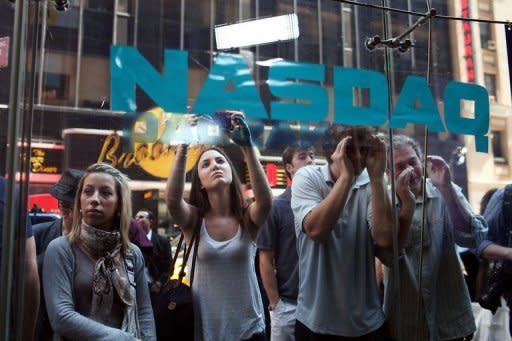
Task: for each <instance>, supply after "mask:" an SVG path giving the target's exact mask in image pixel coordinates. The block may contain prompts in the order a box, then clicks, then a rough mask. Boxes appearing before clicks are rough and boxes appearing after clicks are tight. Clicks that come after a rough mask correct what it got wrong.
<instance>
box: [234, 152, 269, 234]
mask: <svg viewBox="0 0 512 341" xmlns="http://www.w3.org/2000/svg"><path fill="white" fill-rule="evenodd" d="M241 149H242V153H243V154H244V158H245V162H246V164H247V169H248V170H249V178H250V180H251V188H252V191H253V194H254V202H253V203H252V204H251V205H250V206H249V208H248V214H249V218H250V219H251V221H252V222H253V223H254V226H258V227H259V226H261V224H263V223H264V222H265V220H266V219H267V216H268V213H269V212H270V208H271V207H272V192H271V191H270V186H269V185H268V182H267V178H266V177H265V173H264V172H263V167H262V166H261V164H260V162H259V160H258V157H257V150H256V148H255V147H245V146H244V147H241Z"/></svg>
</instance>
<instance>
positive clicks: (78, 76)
mask: <svg viewBox="0 0 512 341" xmlns="http://www.w3.org/2000/svg"><path fill="white" fill-rule="evenodd" d="M79 6H80V9H79V15H78V46H77V51H76V79H75V103H74V106H75V108H78V104H79V100H80V79H81V78H82V74H81V69H80V68H81V65H82V49H83V39H84V6H85V3H84V0H80V2H79Z"/></svg>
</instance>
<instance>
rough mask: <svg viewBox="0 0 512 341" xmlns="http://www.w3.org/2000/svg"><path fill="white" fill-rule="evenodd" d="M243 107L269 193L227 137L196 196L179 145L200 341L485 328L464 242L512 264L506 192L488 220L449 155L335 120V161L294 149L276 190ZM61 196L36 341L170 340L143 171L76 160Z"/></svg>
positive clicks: (166, 253) (60, 186) (331, 155)
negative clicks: (133, 188) (159, 305)
mask: <svg viewBox="0 0 512 341" xmlns="http://www.w3.org/2000/svg"><path fill="white" fill-rule="evenodd" d="M228 114H229V115H228V117H229V120H230V124H229V127H228V128H227V129H226V130H225V132H226V134H227V135H228V137H229V138H230V139H231V140H232V141H233V142H234V143H235V144H237V145H238V146H239V148H240V150H241V153H242V155H243V157H244V161H245V163H246V167H247V170H248V174H249V182H250V185H251V189H252V191H253V194H254V197H253V199H252V200H251V201H250V202H249V201H247V200H246V199H245V198H244V196H243V193H242V191H241V188H242V187H241V181H240V179H239V178H238V176H237V172H236V170H235V168H234V166H233V164H232V162H231V160H230V158H229V155H227V154H226V153H225V152H224V151H223V150H222V149H221V148H219V147H209V148H204V150H203V151H202V152H201V154H200V155H199V158H198V161H197V163H196V165H195V167H194V168H193V170H192V177H191V189H190V194H189V196H188V198H186V194H185V181H186V180H185V175H186V171H185V169H186V161H187V153H188V145H186V144H182V145H180V146H178V147H177V150H176V160H175V163H174V165H173V166H172V169H171V171H170V174H169V177H168V179H167V184H166V192H165V202H166V205H167V208H168V211H169V213H170V215H171V216H172V218H173V220H174V221H175V222H176V224H178V225H179V227H180V229H181V231H182V233H183V235H184V239H185V242H186V244H187V245H189V244H190V242H191V240H192V239H193V238H195V236H197V239H195V241H196V242H197V243H198V244H197V248H195V249H194V250H193V253H195V254H194V255H193V257H190V258H189V264H187V265H188V268H189V272H190V271H191V269H190V268H191V264H190V262H191V259H192V258H195V261H196V263H195V266H194V267H192V268H193V270H192V271H193V272H194V273H193V276H194V282H193V285H192V294H193V306H194V338H195V339H196V340H212V341H217V340H268V339H270V340H276V341H279V340H470V339H471V338H472V335H473V333H474V332H475V330H476V325H475V320H474V316H473V312H472V307H471V299H470V295H469V291H468V287H467V285H466V283H465V280H464V274H463V271H462V267H461V261H460V258H459V255H458V253H457V248H456V247H457V245H458V246H461V247H465V248H468V249H470V250H472V251H473V252H474V253H475V254H476V255H477V256H479V257H481V258H482V259H486V260H500V261H505V264H508V263H507V262H508V261H512V248H510V245H508V243H509V240H508V239H509V234H510V231H509V229H508V228H506V227H505V226H506V224H505V221H506V220H509V219H510V217H505V215H506V214H507V213H508V212H505V210H504V209H502V207H503V205H502V202H503V201H504V200H506V199H507V198H506V194H504V193H505V192H504V190H503V189H501V190H498V191H497V192H496V193H494V195H492V197H491V195H489V197H491V199H490V202H489V204H488V205H487V206H486V207H487V209H486V210H485V212H484V213H483V216H482V215H480V214H477V213H475V212H473V211H472V209H471V206H470V205H469V203H468V201H467V199H466V198H465V196H464V194H463V193H462V190H461V188H460V187H458V186H457V185H455V184H454V183H453V182H452V175H451V173H450V168H449V166H448V164H447V162H446V161H445V160H444V159H443V158H441V157H439V156H434V155H428V156H423V153H422V150H421V148H420V146H419V144H418V143H417V142H416V141H415V140H414V139H412V138H410V137H408V136H405V135H395V136H394V137H393V140H392V141H388V140H387V139H386V138H385V137H383V136H382V135H380V134H377V132H376V131H374V130H373V129H371V128H366V127H355V126H339V125H332V126H331V127H329V129H328V130H327V131H326V134H325V139H324V143H323V152H324V156H325V160H326V161H327V163H325V164H315V150H314V149H313V148H312V147H311V146H289V147H287V148H286V149H285V150H284V152H283V154H282V160H283V166H284V169H285V172H286V175H287V176H288V178H289V179H290V183H291V185H290V186H288V187H287V188H286V190H285V191H284V192H283V193H282V194H281V195H279V196H278V197H276V198H274V199H272V194H271V189H270V186H269V184H268V182H267V180H266V177H265V173H264V170H263V168H262V166H261V164H260V162H259V160H258V156H259V154H258V150H257V148H256V147H255V146H254V144H253V143H252V139H251V134H250V130H249V128H248V125H247V123H246V121H245V118H244V116H243V114H241V113H239V112H228ZM190 124H194V123H193V120H191V121H190ZM390 153H392V155H393V158H392V160H393V164H388V163H387V160H388V157H387V156H388V155H389V154H390ZM425 158H426V163H423V161H422V160H424V159H425ZM424 164H426V166H427V169H426V170H425V169H424ZM425 171H426V174H428V177H427V178H424V173H425ZM393 176H394V177H395V179H394V180H395V181H394V186H390V182H391V178H392V177H393ZM0 180H2V179H1V178H0ZM0 185H1V186H0V190H1V191H3V180H2V181H1V182H0ZM392 189H394V191H395V193H391V191H392ZM50 193H51V194H52V195H53V196H54V197H55V198H56V199H57V200H58V202H59V210H60V216H61V218H60V219H59V220H56V221H53V222H49V223H43V224H39V225H36V226H34V227H32V226H27V231H26V237H27V243H28V244H27V254H26V255H27V259H29V258H30V257H32V255H33V256H34V259H35V257H36V255H35V254H37V263H36V262H35V261H34V264H37V267H36V266H35V265H34V266H32V267H30V266H26V267H25V268H26V269H27V271H33V272H35V273H36V274H37V273H39V277H38V276H37V275H36V276H35V278H34V276H32V277H31V276H27V277H26V279H27V281H29V280H30V279H34V282H33V283H32V284H34V283H36V285H32V288H34V292H37V294H36V295H35V296H36V297H35V299H34V301H33V302H37V301H38V300H39V291H40V292H41V297H40V301H41V304H40V309H39V314H38V316H37V318H36V317H35V316H33V317H28V318H27V320H26V323H27V330H28V332H26V334H27V338H26V339H31V337H32V335H35V338H36V339H37V340H51V339H52V338H53V337H55V336H59V337H62V338H64V339H69V340H113V339H119V340H155V339H156V329H155V322H154V318H153V311H152V305H154V302H155V300H157V299H158V297H159V296H158V293H159V292H160V290H161V289H162V287H163V285H164V283H166V282H167V280H168V278H167V276H168V271H169V267H170V262H171V249H170V244H169V239H168V238H165V237H162V236H160V235H158V234H157V233H156V230H155V229H156V227H157V221H156V219H155V215H154V214H153V212H151V211H150V210H147V209H141V210H139V211H138V212H137V213H136V214H135V215H133V214H132V205H131V195H130V191H129V188H128V179H127V178H126V176H124V175H123V174H122V173H121V172H120V171H118V170H117V169H115V168H113V167H112V166H110V165H107V164H93V165H91V166H90V167H88V168H87V169H86V170H85V171H80V170H75V169H68V170H66V171H65V172H64V174H63V176H62V178H61V180H60V181H59V182H58V183H56V184H55V185H54V186H53V187H52V189H51V190H50ZM2 197H3V195H2ZM0 199H1V197H0ZM0 204H1V205H0V210H2V209H3V207H2V206H3V202H0ZM393 204H395V206H393ZM0 213H1V211H0ZM394 227H395V228H394ZM488 229H489V233H488ZM395 230H396V234H394V231H395ZM34 239H35V247H32V246H30V244H31V243H32V244H33V243H34ZM34 249H35V250H34ZM257 253H259V257H258V258H256V254H257ZM396 256H397V257H396ZM256 259H258V261H257V262H256V261H255V260H256ZM29 263H30V262H28V263H27V264H29ZM256 268H258V270H259V273H260V276H261V282H262V285H263V288H264V290H263V293H264V296H266V297H267V298H268V302H269V305H268V307H266V306H264V305H263V303H262V302H263V300H262V295H261V293H260V287H259V284H258V277H257V274H256ZM504 268H505V269H507V268H508V266H504ZM31 269H33V270H31ZM511 272H512V271H511ZM381 274H382V276H381ZM189 275H190V273H189ZM38 282H40V287H39V283H38ZM36 289H37V290H36ZM39 289H40V290H39ZM26 297H34V295H32V296H28V295H27V296H26ZM33 302H32V304H33ZM267 309H268V310H269V311H270V321H267V322H270V333H268V331H267V330H266V327H265V322H266V321H265V310H267ZM33 310H34V309H33V308H32V311H33ZM36 311H37V309H36ZM33 315H35V314H33ZM31 321H33V322H34V323H33V324H32V323H31ZM32 325H34V328H31V326H32ZM34 329H35V333H34V334H32V332H31V330H34Z"/></svg>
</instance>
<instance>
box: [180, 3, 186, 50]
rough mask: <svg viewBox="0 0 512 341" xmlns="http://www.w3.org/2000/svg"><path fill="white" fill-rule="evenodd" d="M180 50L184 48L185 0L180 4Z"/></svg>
mask: <svg viewBox="0 0 512 341" xmlns="http://www.w3.org/2000/svg"><path fill="white" fill-rule="evenodd" d="M180 6H181V7H180V50H183V49H184V48H185V0H181V5H180Z"/></svg>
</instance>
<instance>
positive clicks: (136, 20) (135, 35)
mask: <svg viewBox="0 0 512 341" xmlns="http://www.w3.org/2000/svg"><path fill="white" fill-rule="evenodd" d="M181 1H182V2H183V0H181ZM138 30H139V0H135V10H134V11H133V47H137V39H138V36H139V34H138Z"/></svg>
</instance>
